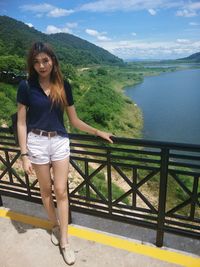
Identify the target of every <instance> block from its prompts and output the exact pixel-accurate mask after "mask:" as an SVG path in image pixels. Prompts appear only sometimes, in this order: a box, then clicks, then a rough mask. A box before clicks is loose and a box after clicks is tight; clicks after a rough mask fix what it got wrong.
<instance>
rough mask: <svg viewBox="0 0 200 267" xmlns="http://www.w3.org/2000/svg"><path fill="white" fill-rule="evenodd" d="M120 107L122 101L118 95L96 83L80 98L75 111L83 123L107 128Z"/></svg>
mask: <svg viewBox="0 0 200 267" xmlns="http://www.w3.org/2000/svg"><path fill="white" fill-rule="evenodd" d="M122 106H123V101H122V98H121V97H120V95H119V94H117V93H116V92H115V91H114V90H113V89H111V88H109V87H106V86H103V85H102V84H101V83H98V84H97V85H95V86H92V87H91V88H90V90H88V91H87V93H86V94H85V95H84V96H83V97H82V98H81V101H80V102H79V104H78V107H77V110H78V113H79V114H80V116H81V118H82V119H83V120H84V121H86V122H88V123H90V124H91V123H92V124H94V125H95V124H96V125H97V124H99V125H101V126H103V127H108V126H109V123H110V121H111V120H112V119H113V118H114V117H115V116H117V114H119V112H120V110H121V107H122Z"/></svg>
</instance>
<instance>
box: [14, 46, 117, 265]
mask: <svg viewBox="0 0 200 267" xmlns="http://www.w3.org/2000/svg"><path fill="white" fill-rule="evenodd" d="M27 64H28V84H27V81H22V82H21V83H20V85H19V88H18V92H17V102H18V123H17V127H18V137H19V145H20V149H21V158H22V165H23V169H24V171H25V172H26V173H27V174H31V173H33V169H34V171H35V173H36V176H37V179H38V181H39V186H40V193H41V197H42V201H43V204H44V207H45V209H46V211H47V214H48V217H49V220H50V221H51V222H52V225H53V227H52V234H51V241H52V242H53V243H54V244H55V245H60V248H61V251H62V254H63V258H64V260H65V261H66V263H68V264H73V263H74V262H75V254H74V251H73V250H72V248H71V247H70V245H69V242H68V234H67V227H68V207H69V206H68V196H67V176H68V169H69V155H70V148H69V138H68V134H67V132H66V129H65V127H64V122H63V113H64V111H66V112H67V115H68V117H69V121H70V123H71V124H72V125H73V126H74V127H76V128H77V129H80V130H82V131H85V132H88V133H90V134H94V135H96V136H100V137H102V138H104V139H105V140H107V141H109V142H111V143H112V140H111V138H110V137H111V136H112V134H110V133H106V132H103V131H100V130H97V129H95V128H93V127H91V126H89V125H88V124H86V123H84V122H83V121H81V120H80V119H79V118H78V116H77V114H76V110H75V107H74V101H73V96H72V92H71V87H70V84H69V83H67V82H64V81H63V78H62V74H61V71H60V68H59V63H58V60H57V58H56V55H55V54H54V52H53V50H52V48H51V47H50V46H49V45H48V44H46V43H42V42H36V43H34V44H33V46H32V47H31V49H30V52H29V55H28V60H27ZM27 107H28V123H26V114H27ZM50 166H52V171H53V177H54V192H55V196H56V201H57V212H58V214H57V213H56V210H55V207H54V202H53V198H52V181H51V175H50Z"/></svg>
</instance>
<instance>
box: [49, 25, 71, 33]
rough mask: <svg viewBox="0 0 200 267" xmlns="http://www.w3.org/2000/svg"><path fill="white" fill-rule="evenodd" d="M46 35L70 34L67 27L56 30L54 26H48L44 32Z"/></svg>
mask: <svg viewBox="0 0 200 267" xmlns="http://www.w3.org/2000/svg"><path fill="white" fill-rule="evenodd" d="M45 32H46V33H47V34H52V33H61V32H64V33H71V30H70V29H69V28H67V27H64V28H58V27H56V26H54V25H48V26H47V28H46V31H45Z"/></svg>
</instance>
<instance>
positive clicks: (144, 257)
mask: <svg viewBox="0 0 200 267" xmlns="http://www.w3.org/2000/svg"><path fill="white" fill-rule="evenodd" d="M23 221H24V222H26V223H23ZM49 228H50V225H49V223H48V221H47V220H43V219H40V218H36V217H32V216H27V215H23V214H20V213H16V212H13V211H10V210H8V209H5V208H1V209H0V252H1V253H0V266H1V267H21V266H28V267H54V266H55V267H57V266H60V267H62V266H66V264H65V262H64V261H63V258H62V256H61V254H60V251H59V247H56V246H54V245H53V244H52V243H51V242H50V235H49V231H48V229H49ZM69 232H70V242H71V245H72V246H73V248H74V250H75V253H76V257H77V261H76V263H75V265H74V266H75V267H90V266H91V267H110V266H117V267H133V266H136V267H151V266H152V267H175V266H177V267H178V266H196V267H197V266H200V258H196V257H194V255H186V254H185V253H180V252H177V251H176V252H175V251H171V250H167V249H159V248H156V247H154V246H152V245H151V246H150V245H147V244H146V245H145V244H141V243H139V242H136V241H134V240H131V239H127V238H126V239H125V238H122V237H120V236H116V235H111V234H108V233H103V232H100V231H94V230H91V229H89V228H86V227H80V226H76V225H71V226H70V228H69ZM121 248H123V249H121ZM174 262H176V263H179V264H175V263H174Z"/></svg>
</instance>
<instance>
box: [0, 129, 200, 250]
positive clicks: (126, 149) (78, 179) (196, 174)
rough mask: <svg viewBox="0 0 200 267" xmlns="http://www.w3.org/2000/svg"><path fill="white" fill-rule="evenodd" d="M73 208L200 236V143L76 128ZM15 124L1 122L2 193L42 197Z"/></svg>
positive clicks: (71, 182)
mask: <svg viewBox="0 0 200 267" xmlns="http://www.w3.org/2000/svg"><path fill="white" fill-rule="evenodd" d="M70 140H71V157H70V173H69V196H70V209H71V210H73V211H78V212H83V213H87V214H92V215H96V216H101V217H104V218H109V219H112V220H117V221H122V222H127V223H130V224H135V225H139V226H142V227H147V228H151V229H154V230H155V231H156V233H157V234H156V242H155V243H156V245H157V246H159V247H161V246H162V245H163V238H164V233H165V232H170V233H173V234H177V235H183V236H187V237H191V238H200V183H199V179H200V145H189V144H179V143H169V142H157V141H147V140H139V139H129V138H118V137H113V141H114V144H107V143H105V142H103V141H102V140H101V139H100V138H96V137H93V136H89V135H82V134H81V135H80V134H70ZM19 157H20V151H19V148H18V147H17V146H16V145H15V141H14V137H13V136H12V135H11V134H9V129H5V128H0V204H1V205H2V204H3V203H2V199H1V195H6V196H11V197H15V198H19V199H23V200H27V201H31V202H38V203H41V198H40V193H39V186H38V181H37V179H36V178H35V177H34V176H28V175H26V174H24V172H23V171H22V169H21V164H20V159H19Z"/></svg>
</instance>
